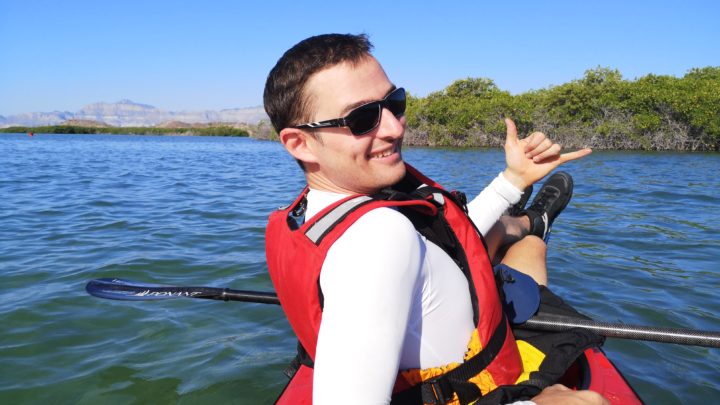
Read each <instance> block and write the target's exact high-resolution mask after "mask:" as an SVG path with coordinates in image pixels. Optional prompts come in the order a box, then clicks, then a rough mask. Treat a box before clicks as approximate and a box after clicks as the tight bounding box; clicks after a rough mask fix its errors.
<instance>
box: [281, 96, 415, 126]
mask: <svg viewBox="0 0 720 405" xmlns="http://www.w3.org/2000/svg"><path fill="white" fill-rule="evenodd" d="M383 108H387V109H388V110H390V112H391V113H393V115H395V117H396V118H400V117H402V116H403V115H404V114H405V89H403V88H402V87H400V88H397V89H395V90H393V91H392V92H390V94H388V95H387V96H385V98H384V99H382V100H380V101H373V102H372V103H367V104H363V105H361V106H360V107H357V108H355V109H353V110H352V111H350V113H348V115H346V116H345V117H343V118H336V119H333V120H327V121H320V122H310V123H307V124H302V125H296V126H294V127H293V128H332V127H348V128H350V132H352V134H353V135H365V134H367V133H368V132H370V131H372V130H373V129H375V128H377V126H378V125H380V117H382V110H383Z"/></svg>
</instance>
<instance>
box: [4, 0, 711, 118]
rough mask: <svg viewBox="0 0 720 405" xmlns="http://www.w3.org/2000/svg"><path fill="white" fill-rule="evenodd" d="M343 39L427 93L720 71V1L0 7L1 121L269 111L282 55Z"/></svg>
mask: <svg viewBox="0 0 720 405" xmlns="http://www.w3.org/2000/svg"><path fill="white" fill-rule="evenodd" d="M501 3H506V4H501ZM330 32H339V33H355V34H357V33H366V34H368V35H369V37H370V40H371V41H372V42H373V44H374V45H375V50H374V55H375V56H376V57H377V58H378V60H379V61H380V62H381V64H382V65H383V66H384V68H385V70H386V72H387V74H388V76H389V77H390V79H391V80H392V81H393V82H394V83H395V84H397V85H398V86H403V87H405V88H406V89H407V90H408V91H409V92H410V93H412V94H414V95H416V96H426V95H427V94H429V93H431V92H434V91H439V90H442V89H444V88H445V87H447V86H448V85H449V84H451V83H452V82H453V81H455V80H458V79H464V78H468V77H485V78H490V79H492V80H494V81H495V83H496V84H497V85H498V87H500V88H501V89H503V90H507V91H510V92H511V93H513V94H518V93H522V92H526V91H529V90H533V89H540V88H547V87H550V86H553V85H559V84H562V83H566V82H568V81H571V80H575V79H579V78H581V77H582V76H583V73H584V72H585V71H586V70H588V69H592V68H595V67H597V66H603V67H610V68H613V69H618V70H619V71H620V72H621V73H622V74H623V77H624V78H626V79H635V78H638V77H641V76H644V75H646V74H649V73H653V74H659V75H673V76H682V75H684V74H685V73H686V72H687V71H688V70H689V69H691V68H694V67H704V66H720V2H718V1H715V0H706V1H701V0H686V1H681V0H677V1H664V0H655V1H642V0H636V1H615V0H606V1H592V0H575V1H540V0H535V1H513V2H500V1H493V2H490V1H483V0H474V1H471V0H467V1H451V0H448V1H427V2H425V1H419V0H416V1H402V0H394V1H385V2H382V1H381V2H359V1H354V2H344V1H339V0H336V1H302V0H295V1H273V0H255V1H241V0H236V1H230V0H217V1H215V0H202V1H200V0H195V1H184V0H174V1H161V0H143V1H136V0H123V1H98V0H93V1H82V0H69V1H64V0H48V1H39V0H0V115H4V116H8V115H13V114H18V113H26V112H50V111H70V112H75V111H77V110H79V109H81V108H82V107H83V106H85V105H87V104H91V103H96V102H117V101H120V100H123V99H129V100H132V101H134V102H138V103H143V104H149V105H153V106H155V107H158V108H161V109H164V110H170V111H195V110H221V109H227V108H244V107H255V106H260V105H262V90H263V86H264V83H265V79H266V78H267V73H268V72H269V70H270V69H271V68H272V67H273V65H274V64H275V62H276V61H277V59H278V58H279V57H280V56H281V55H282V54H283V52H285V51H286V50H287V49H288V48H290V47H291V46H292V45H294V44H295V43H297V42H299V41H300V40H302V39H304V38H306V37H309V36H312V35H317V34H323V33H330Z"/></svg>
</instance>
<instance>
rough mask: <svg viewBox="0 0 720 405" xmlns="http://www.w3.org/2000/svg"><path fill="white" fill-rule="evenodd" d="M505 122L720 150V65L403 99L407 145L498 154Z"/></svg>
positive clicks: (558, 132)
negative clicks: (667, 73)
mask: <svg viewBox="0 0 720 405" xmlns="http://www.w3.org/2000/svg"><path fill="white" fill-rule="evenodd" d="M505 116H508V117H510V118H512V119H513V120H514V121H515V123H516V124H517V127H518V131H519V132H520V133H525V134H527V133H530V132H533V131H542V132H545V133H547V134H549V135H550V136H551V137H552V138H553V140H555V141H556V142H558V143H560V144H562V145H563V147H566V148H582V147H591V148H593V149H598V150H680V151H720V67H705V68H694V69H691V70H689V71H688V72H687V74H685V75H684V76H683V77H681V78H677V77H674V76H662V75H654V74H649V75H646V76H643V77H641V78H639V79H635V80H625V79H623V77H622V75H621V73H620V72H619V71H618V70H615V69H610V68H605V67H597V68H595V69H590V70H588V71H586V72H585V74H584V76H583V78H581V79H578V80H573V81H571V82H569V83H565V84H561V85H557V86H552V87H548V88H546V89H540V90H532V91H528V92H525V93H521V94H517V95H513V94H510V92H508V91H505V90H501V89H500V88H498V87H497V86H496V85H495V83H494V82H493V81H492V80H491V79H487V78H467V79H461V80H457V81H455V82H453V83H452V84H450V85H449V86H448V87H446V88H445V89H443V90H441V91H438V92H434V93H431V94H429V95H427V96H426V97H414V96H412V95H411V94H409V95H408V107H407V112H406V117H407V130H406V134H405V141H404V143H405V144H406V145H411V146H430V147H461V148H462V147H502V146H503V144H504V142H505V124H504V123H503V118H504V117H505ZM0 132H6V133H7V132H13V133H27V132H34V133H52V134H138V135H139V134H143V135H214V136H246V137H251V138H256V139H269V140H277V134H276V133H275V131H274V130H273V129H272V127H271V125H270V123H269V122H268V121H261V122H260V123H258V124H254V125H248V124H237V123H212V124H187V123H182V122H170V123H165V124H162V125H158V126H154V127H111V126H108V125H107V124H104V123H101V122H95V121H68V122H66V123H63V124H62V125H52V126H42V127H8V128H2V129H0Z"/></svg>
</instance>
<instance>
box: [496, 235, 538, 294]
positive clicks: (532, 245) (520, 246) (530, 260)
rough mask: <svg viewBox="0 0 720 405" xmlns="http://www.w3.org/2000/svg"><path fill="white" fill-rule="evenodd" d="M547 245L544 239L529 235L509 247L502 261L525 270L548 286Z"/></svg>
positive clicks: (519, 269) (521, 270)
mask: <svg viewBox="0 0 720 405" xmlns="http://www.w3.org/2000/svg"><path fill="white" fill-rule="evenodd" d="M546 254H547V246H546V245H545V242H543V240H542V239H540V238H538V237H537V236H533V235H529V236H526V237H524V238H522V239H521V240H519V241H518V242H516V243H514V244H513V245H512V246H510V248H508V250H507V253H505V257H504V258H503V259H502V263H503V264H506V265H508V266H510V267H512V268H514V269H516V270H518V271H520V272H523V273H525V274H527V275H529V276H530V277H532V278H533V280H535V282H536V283H538V284H540V285H544V286H547V283H548V278H547V265H546V263H545V258H546Z"/></svg>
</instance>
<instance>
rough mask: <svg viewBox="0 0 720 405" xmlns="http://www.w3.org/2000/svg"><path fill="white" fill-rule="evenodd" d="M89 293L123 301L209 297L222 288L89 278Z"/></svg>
mask: <svg viewBox="0 0 720 405" xmlns="http://www.w3.org/2000/svg"><path fill="white" fill-rule="evenodd" d="M85 290H86V291H87V292H88V293H89V294H90V295H94V296H96V297H100V298H108V299H112V300H125V301H146V300H162V299H167V298H179V297H188V298H211V297H210V296H214V295H215V296H216V295H218V294H222V289H219V288H218V289H212V288H193V287H173V286H166V285H162V284H147V283H143V284H140V283H136V282H134V281H130V280H123V279H119V278H100V279H97V280H91V281H90V282H88V283H87V285H86V286H85Z"/></svg>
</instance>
